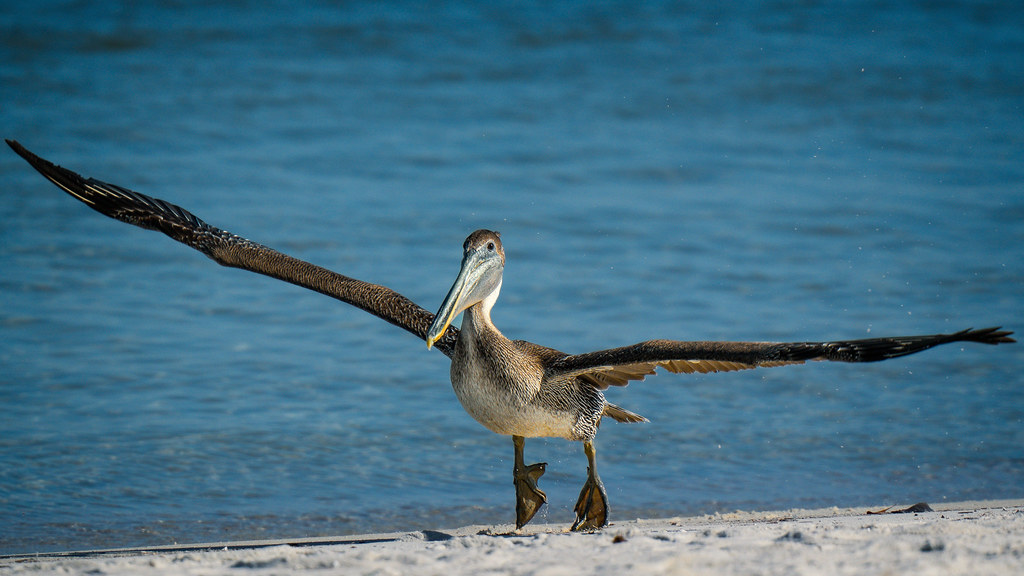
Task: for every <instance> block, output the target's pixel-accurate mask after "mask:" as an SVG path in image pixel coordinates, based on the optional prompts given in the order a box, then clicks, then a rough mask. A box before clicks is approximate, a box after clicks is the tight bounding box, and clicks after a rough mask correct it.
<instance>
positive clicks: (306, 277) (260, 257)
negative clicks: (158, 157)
mask: <svg viewBox="0 0 1024 576" xmlns="http://www.w3.org/2000/svg"><path fill="white" fill-rule="evenodd" d="M7 144H8V145H10V147H11V148H13V149H14V151H15V152H17V153H18V155H20V156H21V157H22V158H24V159H25V160H27V161H28V163H29V164H31V165H32V167H33V168H35V169H36V170H37V171H39V173H40V174H42V175H43V176H45V177H46V178H47V179H48V180H49V181H51V182H53V183H54V184H56V185H57V186H59V187H60V188H61V189H63V190H64V191H65V192H67V193H68V194H70V195H72V196H74V197H75V198H78V199H79V200H81V201H82V202H84V203H86V204H87V205H88V206H89V207H90V208H92V209H93V210H96V211H97V212H99V213H101V214H104V215H106V216H110V217H111V218H115V219H117V220H121V221H122V222H127V223H129V224H134V225H135V226H139V227H140V228H147V229H149V230H157V231H160V232H163V233H164V234H166V235H168V236H170V237H171V238H173V239H175V240H177V241H178V242H181V243H183V244H186V245H188V246H191V247H192V248H195V249H196V250H198V251H200V252H202V253H203V254H206V255H207V256H209V257H210V258H212V259H213V260H214V261H215V262H217V263H218V264H221V265H223V266H229V267H232V268H242V269H243V270H250V271H252V272H256V273H258V274H264V275H267V276H270V277H272V278H277V279H279V280H284V281H285V282H290V283H292V284H295V285H298V286H302V287H303V288H309V289H310V290H315V291H317V292H320V293H321V294H326V295H327V296H330V297H332V298H337V299H338V300H341V301H342V302H345V303H348V304H351V305H353V306H356V307H358V308H361V309H363V310H365V311H367V312H369V313H370V314H373V315H375V316H378V317H380V318H382V319H384V320H387V321H388V322H390V323H392V324H394V325H395V326H398V327H399V328H404V329H406V330H408V331H409V332H412V333H413V334H415V335H416V336H417V337H419V338H423V339H426V335H427V330H428V329H429V328H430V324H431V323H432V322H433V321H434V314H433V313H431V312H428V311H427V310H424V309H423V308H420V307H419V306H417V305H416V304H415V303H414V302H412V301H411V300H409V299H408V298H406V297H405V296H402V295H401V294H399V293H397V292H395V291H394V290H391V289H390V288H387V287H384V286H379V285H377V284H371V283H369V282H363V281H362V280H356V279H355V278H349V277H348V276H343V275H341V274H338V273H336V272H331V271H330V270H327V269H326V268H321V267H320V266H316V265H313V264H310V263H308V262H304V261H302V260H299V259H297V258H293V257H291V256H288V255H287V254H282V253H281V252H278V251H276V250H273V249H271V248H267V247H266V246H263V245H262V244H257V243H256V242H253V241H251V240H247V239H245V238H242V237H241V236H236V235H235V234H232V233H230V232H226V231H224V230H221V229H220V228H216V227H214V226H210V225H209V224H207V223H206V222H203V221H202V220H200V219H199V218H197V217H196V216H195V215H194V214H192V213H191V212H189V211H188V210H185V209H184V208H181V207H179V206H175V205H174V204H171V203H169V202H165V201H163V200H160V199H158V198H151V197H149V196H146V195H145V194H139V193H138V192H133V191H131V190H128V189H127V188H122V187H120V186H116V185H114V184H107V183H106V182H101V181H99V180H96V179H94V178H84V177H82V176H80V175H79V174H76V173H74V172H72V171H70V170H67V169H65V168H61V167H60V166H56V165H54V164H52V163H51V162H48V161H46V160H44V159H42V158H40V157H38V156H36V155H35V154H33V153H31V152H29V151H28V150H26V149H25V147H24V146H22V145H21V144H19V143H17V142H14V141H12V140H7ZM457 339H458V329H456V328H452V327H449V328H448V330H447V332H445V334H444V336H443V337H442V338H441V339H440V340H438V341H437V343H436V344H434V346H436V347H437V348H438V349H439V350H441V351H442V352H444V353H445V354H447V355H448V356H451V355H452V353H453V351H454V350H455V341H456V340H457Z"/></svg>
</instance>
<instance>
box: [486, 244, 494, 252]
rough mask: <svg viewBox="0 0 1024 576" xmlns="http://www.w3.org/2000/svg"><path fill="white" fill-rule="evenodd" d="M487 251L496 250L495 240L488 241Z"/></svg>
mask: <svg viewBox="0 0 1024 576" xmlns="http://www.w3.org/2000/svg"><path fill="white" fill-rule="evenodd" d="M487 251H488V252H494V242H488V243H487Z"/></svg>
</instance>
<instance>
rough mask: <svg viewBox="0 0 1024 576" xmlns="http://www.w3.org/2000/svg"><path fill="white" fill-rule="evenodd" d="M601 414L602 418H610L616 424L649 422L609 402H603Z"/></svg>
mask: <svg viewBox="0 0 1024 576" xmlns="http://www.w3.org/2000/svg"><path fill="white" fill-rule="evenodd" d="M601 414H603V415H604V416H610V417H611V418H612V419H613V420H615V421H616V422H629V423H635V422H650V420H648V419H647V418H644V417H643V416H641V415H639V414H637V413H635V412H630V411H629V410H626V409H625V408H620V407H619V406H616V405H615V404H611V403H609V402H605V405H604V411H602V412H601Z"/></svg>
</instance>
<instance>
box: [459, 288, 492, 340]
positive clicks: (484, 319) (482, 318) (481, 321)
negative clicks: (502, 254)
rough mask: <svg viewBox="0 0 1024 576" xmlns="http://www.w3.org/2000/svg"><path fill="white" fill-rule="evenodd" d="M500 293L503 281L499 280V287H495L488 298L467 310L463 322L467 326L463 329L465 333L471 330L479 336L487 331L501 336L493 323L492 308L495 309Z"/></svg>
mask: <svg viewBox="0 0 1024 576" xmlns="http://www.w3.org/2000/svg"><path fill="white" fill-rule="evenodd" d="M500 292H501V281H500V280H499V281H498V285H497V286H495V288H494V290H492V291H491V293H490V294H488V295H487V297H486V298H484V299H483V300H481V301H479V302H477V303H476V304H474V305H472V306H470V307H469V308H467V309H466V313H465V318H464V320H463V324H465V325H464V326H463V327H462V329H463V331H465V330H466V328H469V329H470V330H472V331H473V333H477V334H479V333H481V332H484V331H486V332H493V333H495V334H498V335H501V331H499V330H498V328H497V327H495V325H494V322H492V321H491V308H494V303H495V302H497V301H498V294H499V293H500Z"/></svg>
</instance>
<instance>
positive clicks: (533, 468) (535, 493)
mask: <svg viewBox="0 0 1024 576" xmlns="http://www.w3.org/2000/svg"><path fill="white" fill-rule="evenodd" d="M546 466H547V463H545V462H539V463H537V464H530V465H529V466H525V467H523V468H516V469H515V470H514V471H513V478H514V481H515V485H516V530H518V529H520V528H522V527H523V526H526V523H527V522H529V521H530V520H532V519H533V517H534V515H535V514H537V511H538V510H540V507H541V506H543V505H544V503H545V502H547V501H548V496H547V494H545V493H544V491H543V490H541V489H540V488H538V487H537V480H539V479H540V477H541V476H542V475H543V474H544V469H545V467H546Z"/></svg>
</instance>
